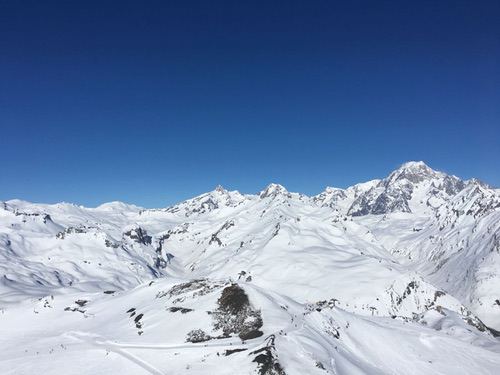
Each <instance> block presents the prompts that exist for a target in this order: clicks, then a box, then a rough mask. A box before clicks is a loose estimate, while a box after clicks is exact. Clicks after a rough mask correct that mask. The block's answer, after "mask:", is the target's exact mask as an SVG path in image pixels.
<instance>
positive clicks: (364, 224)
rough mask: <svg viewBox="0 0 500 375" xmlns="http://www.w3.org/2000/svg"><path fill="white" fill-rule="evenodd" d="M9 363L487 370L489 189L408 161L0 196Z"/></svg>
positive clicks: (220, 369) (495, 281)
mask: <svg viewBox="0 0 500 375" xmlns="http://www.w3.org/2000/svg"><path fill="white" fill-rule="evenodd" d="M0 257H1V262H0V276H1V281H0V331H1V332H2V335H1V336H0V343H1V347H2V349H3V350H2V351H1V352H0V372H1V373H2V374H34V373H46V374H60V373H65V374H109V373H112V374H114V373H122V374H226V373H227V374H279V375H281V374H450V373H453V374H456V373H458V374H496V373H498V371H499V368H500V339H499V338H498V337H497V336H498V331H500V191H499V190H497V189H494V188H492V187H490V186H488V185H486V184H485V183H483V182H480V181H478V180H474V179H473V180H467V181H463V180H461V179H459V178H458V177H455V176H450V175H447V174H445V173H442V172H438V171H435V170H433V169H431V168H430V167H428V166H427V165H425V164H424V163H422V162H409V163H406V164H404V165H402V166H401V167H400V168H398V169H397V170H395V171H394V172H392V173H391V174H390V175H389V176H387V177H385V178H383V179H381V180H373V181H369V182H365V183H361V184H357V185H354V186H352V187H349V188H347V189H337V188H330V187H329V188H326V189H325V191H323V192H322V193H320V194H318V195H316V196H313V197H309V196H306V195H303V194H299V193H291V192H289V191H287V190H286V189H285V188H284V187H283V186H281V185H278V184H270V185H269V186H268V187H267V188H265V189H264V190H263V191H261V192H260V193H258V194H256V195H244V194H241V193H239V192H237V191H227V190H225V189H224V188H222V187H220V186H218V187H217V188H216V189H215V190H214V191H211V192H209V193H206V194H203V195H201V196H198V197H195V198H193V199H189V200H187V201H184V202H181V203H179V204H177V205H174V206H171V207H167V208H162V209H144V208H141V207H137V206H133V205H128V204H124V203H121V202H112V203H107V204H104V205H101V206H99V207H96V208H86V207H82V206H76V205H73V204H68V203H60V204H54V205H47V204H35V203H29V202H25V201H20V200H10V201H5V202H0Z"/></svg>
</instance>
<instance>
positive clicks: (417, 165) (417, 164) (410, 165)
mask: <svg viewBox="0 0 500 375" xmlns="http://www.w3.org/2000/svg"><path fill="white" fill-rule="evenodd" d="M423 168H428V169H430V168H429V166H428V165H427V164H425V163H424V162H423V161H421V160H420V161H407V162H406V163H403V164H402V165H401V167H400V168H399V169H423Z"/></svg>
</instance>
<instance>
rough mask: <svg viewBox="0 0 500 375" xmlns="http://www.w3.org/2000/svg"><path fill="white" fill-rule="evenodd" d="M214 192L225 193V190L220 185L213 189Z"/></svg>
mask: <svg viewBox="0 0 500 375" xmlns="http://www.w3.org/2000/svg"><path fill="white" fill-rule="evenodd" d="M214 191H216V192H218V193H227V190H226V189H224V187H223V186H222V185H220V184H219V185H217V186H216V187H215V190H214Z"/></svg>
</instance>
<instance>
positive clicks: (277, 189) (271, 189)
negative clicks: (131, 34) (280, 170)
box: [259, 183, 290, 198]
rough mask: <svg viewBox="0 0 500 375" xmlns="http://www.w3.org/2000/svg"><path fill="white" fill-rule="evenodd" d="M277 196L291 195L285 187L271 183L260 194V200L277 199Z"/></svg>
mask: <svg viewBox="0 0 500 375" xmlns="http://www.w3.org/2000/svg"><path fill="white" fill-rule="evenodd" d="M277 195H287V196H288V195H290V193H289V192H288V190H286V188H285V187H284V186H283V185H280V184H276V183H270V184H269V185H267V187H266V188H265V189H264V190H262V191H261V192H260V194H259V197H260V198H267V197H275V196H277Z"/></svg>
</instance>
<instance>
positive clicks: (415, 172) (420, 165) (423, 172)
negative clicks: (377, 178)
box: [384, 161, 444, 184]
mask: <svg viewBox="0 0 500 375" xmlns="http://www.w3.org/2000/svg"><path fill="white" fill-rule="evenodd" d="M443 175H444V174H442V173H440V172H437V171H435V170H434V169H432V168H431V167H429V166H428V165H427V164H425V163H424V162H423V161H409V162H406V163H404V164H402V165H401V166H400V167H399V168H398V169H396V170H395V171H393V172H392V173H391V174H390V175H389V177H388V178H387V179H385V181H384V182H385V184H391V183H393V182H396V181H399V180H403V179H404V180H408V181H410V182H412V183H418V182H421V181H423V180H426V179H429V178H435V177H440V176H443Z"/></svg>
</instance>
